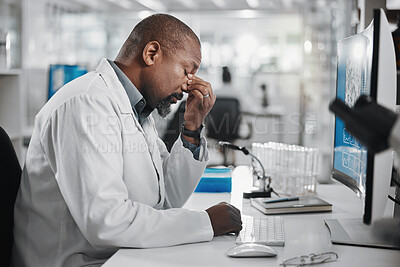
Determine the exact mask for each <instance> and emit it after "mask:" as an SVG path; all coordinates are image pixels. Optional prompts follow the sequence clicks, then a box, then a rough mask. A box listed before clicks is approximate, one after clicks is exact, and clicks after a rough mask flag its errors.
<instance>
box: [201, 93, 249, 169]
mask: <svg viewBox="0 0 400 267" xmlns="http://www.w3.org/2000/svg"><path fill="white" fill-rule="evenodd" d="M241 122H242V113H241V111H240V103H239V100H238V99H237V98H235V97H228V96H227V97H217V99H216V101H215V104H214V106H213V108H212V109H211V111H210V113H208V115H207V117H206V120H205V125H206V131H207V137H209V138H212V139H215V140H217V141H227V142H230V143H233V142H234V141H236V140H238V139H250V137H251V135H252V125H251V124H250V123H247V127H248V128H249V133H248V135H247V136H241V135H240V126H241ZM221 149H222V153H223V157H224V160H223V164H224V165H225V166H227V165H228V155H227V153H228V150H227V149H226V148H225V147H223V148H221ZM234 163H235V162H234V161H233V162H232V164H234Z"/></svg>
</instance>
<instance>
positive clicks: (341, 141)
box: [333, 25, 373, 196]
mask: <svg viewBox="0 0 400 267" xmlns="http://www.w3.org/2000/svg"><path fill="white" fill-rule="evenodd" d="M372 45H373V42H372V25H370V26H369V27H368V28H367V29H366V30H365V31H363V32H362V33H360V34H356V35H353V36H351V37H349V38H346V39H343V40H340V41H339V42H338V67H337V88H336V97H337V98H339V99H341V100H343V101H345V103H346V104H347V105H348V106H349V107H352V106H353V105H354V103H355V102H356V100H357V99H358V97H359V96H360V95H369V94H370V93H371V87H370V84H371V82H370V80H371V78H370V77H371V62H372ZM333 168H334V172H333V176H334V178H336V179H338V180H339V181H341V182H342V183H344V184H346V185H347V186H348V187H350V188H351V189H353V190H354V191H355V192H356V193H357V194H359V195H360V196H362V195H364V194H365V185H366V173H367V148H366V147H364V146H363V145H362V144H361V143H360V142H359V141H358V140H357V139H356V138H355V137H354V136H352V135H351V134H349V133H348V131H347V130H346V127H345V125H344V123H343V121H342V120H340V119H339V118H336V124H335V144H334V162H333Z"/></svg>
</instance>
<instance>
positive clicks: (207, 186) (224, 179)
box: [194, 168, 232, 193]
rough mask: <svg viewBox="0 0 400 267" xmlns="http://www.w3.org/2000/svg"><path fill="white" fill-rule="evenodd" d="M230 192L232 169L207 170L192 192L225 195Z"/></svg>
mask: <svg viewBox="0 0 400 267" xmlns="http://www.w3.org/2000/svg"><path fill="white" fill-rule="evenodd" d="M231 191H232V169H230V168H207V169H206V170H205V171H204V174H203V176H202V177H201V179H200V182H199V184H198V185H197V187H196V189H195V190H194V192H207V193H216V192H218V193H225V192H228V193H229V192H231Z"/></svg>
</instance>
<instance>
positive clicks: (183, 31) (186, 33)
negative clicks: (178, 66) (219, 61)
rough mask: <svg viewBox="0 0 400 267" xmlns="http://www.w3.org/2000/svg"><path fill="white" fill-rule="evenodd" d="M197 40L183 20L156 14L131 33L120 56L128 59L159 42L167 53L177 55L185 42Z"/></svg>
mask: <svg viewBox="0 0 400 267" xmlns="http://www.w3.org/2000/svg"><path fill="white" fill-rule="evenodd" d="M190 39H192V40H195V41H196V42H197V43H198V44H199V46H201V44H200V40H199V38H198V37H197V35H196V34H195V33H194V32H193V31H192V29H190V27H189V26H187V25H186V24H185V23H183V22H182V21H181V20H179V19H177V18H175V17H174V16H171V15H168V14H154V15H151V16H149V17H147V18H145V19H143V20H142V21H140V22H139V23H138V24H137V25H136V26H135V27H134V28H133V30H132V32H131V33H130V35H129V37H128V39H127V40H126V41H125V43H124V45H123V46H122V48H121V51H120V52H119V54H118V57H122V58H123V59H128V58H130V57H131V56H132V55H135V54H136V53H137V52H139V51H140V52H141V51H143V49H144V47H145V46H146V44H147V43H149V42H151V41H157V42H158V43H160V45H161V49H162V50H163V52H165V53H175V52H176V51H178V50H181V49H183V48H184V45H185V43H186V42H185V41H187V40H190Z"/></svg>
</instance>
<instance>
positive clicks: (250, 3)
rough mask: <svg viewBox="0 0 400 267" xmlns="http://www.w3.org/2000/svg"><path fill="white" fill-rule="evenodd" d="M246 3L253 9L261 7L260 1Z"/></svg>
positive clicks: (250, 0) (248, 0)
mask: <svg viewBox="0 0 400 267" xmlns="http://www.w3.org/2000/svg"><path fill="white" fill-rule="evenodd" d="M246 2H247V4H248V5H249V7H251V8H256V7H258V6H259V5H260V2H259V1H258V0H246Z"/></svg>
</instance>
